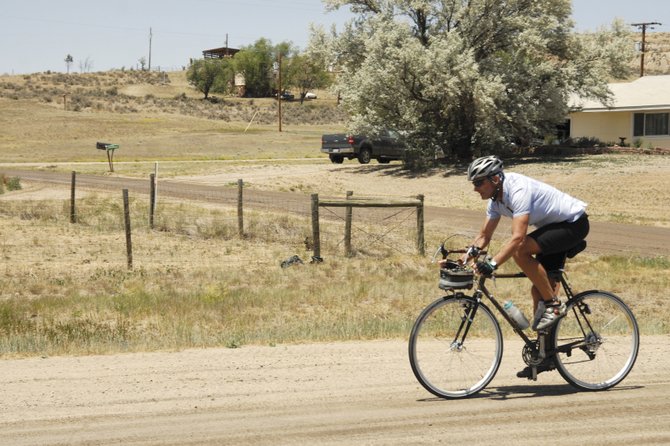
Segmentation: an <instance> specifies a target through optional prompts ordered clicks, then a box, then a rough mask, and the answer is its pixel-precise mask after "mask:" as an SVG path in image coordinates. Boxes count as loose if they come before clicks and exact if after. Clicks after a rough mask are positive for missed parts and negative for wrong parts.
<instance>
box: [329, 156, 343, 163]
mask: <svg viewBox="0 0 670 446" xmlns="http://www.w3.org/2000/svg"><path fill="white" fill-rule="evenodd" d="M342 161H344V157H343V156H342V155H330V162H331V163H334V164H342Z"/></svg>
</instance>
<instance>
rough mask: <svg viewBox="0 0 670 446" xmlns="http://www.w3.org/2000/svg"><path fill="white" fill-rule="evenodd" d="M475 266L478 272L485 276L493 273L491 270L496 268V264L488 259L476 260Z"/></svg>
mask: <svg viewBox="0 0 670 446" xmlns="http://www.w3.org/2000/svg"><path fill="white" fill-rule="evenodd" d="M475 266H476V267H477V271H479V273H480V274H483V275H485V276H490V275H491V274H493V271H495V270H496V268H497V265H495V264H492V263H491V261H490V260H485V261H483V262H477V263H476V264H475Z"/></svg>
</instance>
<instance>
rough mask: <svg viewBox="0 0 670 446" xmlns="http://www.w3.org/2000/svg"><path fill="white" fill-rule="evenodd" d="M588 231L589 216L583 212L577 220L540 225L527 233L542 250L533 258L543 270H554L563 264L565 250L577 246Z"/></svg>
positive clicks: (560, 267)
mask: <svg viewBox="0 0 670 446" xmlns="http://www.w3.org/2000/svg"><path fill="white" fill-rule="evenodd" d="M588 233H589V216H588V215H586V212H585V213H584V214H582V216H581V217H579V218H578V219H577V221H574V222H572V223H570V222H565V221H564V222H561V223H552V224H550V225H546V226H542V227H541V228H538V229H536V230H534V231H533V232H531V233H530V234H528V237H531V238H532V239H533V240H535V241H536V242H537V244H538V245H540V249H541V250H542V252H540V254H537V255H536V256H535V258H536V259H537V260H538V261H539V262H540V263H541V264H542V266H544V269H545V270H547V271H554V270H558V269H562V268H563V267H564V266H565V252H566V251H568V250H570V249H572V248H574V247H575V246H577V244H579V243H580V242H581V241H582V240H584V239H585V238H586V236H587V235H588Z"/></svg>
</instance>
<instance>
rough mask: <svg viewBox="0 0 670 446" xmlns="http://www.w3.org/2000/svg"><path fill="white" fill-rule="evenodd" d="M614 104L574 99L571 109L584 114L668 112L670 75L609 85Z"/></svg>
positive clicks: (669, 107) (571, 102)
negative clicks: (644, 111) (641, 111)
mask: <svg viewBox="0 0 670 446" xmlns="http://www.w3.org/2000/svg"><path fill="white" fill-rule="evenodd" d="M608 86H609V89H610V91H611V92H612V102H611V104H609V105H610V106H609V107H608V106H607V105H603V104H602V103H600V102H599V101H597V100H592V99H583V98H576V97H575V98H572V100H571V101H570V107H571V108H573V109H578V110H580V111H584V112H604V111H635V110H668V109H670V75H663V76H644V77H641V78H639V79H636V80H634V81H633V82H624V83H612V84H609V85H608Z"/></svg>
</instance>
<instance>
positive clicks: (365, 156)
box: [358, 147, 372, 164]
mask: <svg viewBox="0 0 670 446" xmlns="http://www.w3.org/2000/svg"><path fill="white" fill-rule="evenodd" d="M371 159H372V152H371V151H370V148H369V147H363V148H361V152H360V153H359V154H358V162H359V163H361V164H367V163H369V162H370V160H371Z"/></svg>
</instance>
